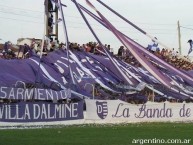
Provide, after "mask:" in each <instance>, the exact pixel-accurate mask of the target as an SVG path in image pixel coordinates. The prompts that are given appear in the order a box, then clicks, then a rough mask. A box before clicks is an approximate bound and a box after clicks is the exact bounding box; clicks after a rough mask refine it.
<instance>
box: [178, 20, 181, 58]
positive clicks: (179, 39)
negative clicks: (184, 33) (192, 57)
mask: <svg viewBox="0 0 193 145" xmlns="http://www.w3.org/2000/svg"><path fill="white" fill-rule="evenodd" d="M177 24H178V43H179V48H178V49H179V54H180V55H181V54H182V51H181V49H182V46H181V32H180V22H179V21H178V22H177Z"/></svg>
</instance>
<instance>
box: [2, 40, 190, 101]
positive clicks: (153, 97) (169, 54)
mask: <svg viewBox="0 0 193 145" xmlns="http://www.w3.org/2000/svg"><path fill="white" fill-rule="evenodd" d="M35 45H36V47H35ZM11 46H12V44H11V42H10V41H8V42H6V43H5V44H4V47H3V49H2V50H1V52H0V57H1V58H4V59H25V58H29V57H31V56H33V55H40V53H41V44H40V43H36V42H35V41H34V40H32V42H31V44H30V45H27V44H24V45H20V46H19V49H18V50H13V49H11V48H12V47H11ZM68 47H69V49H70V50H71V51H84V52H88V53H93V54H96V55H105V52H104V49H103V48H106V50H107V51H108V52H109V53H110V54H111V55H113V56H114V57H117V58H118V59H121V60H123V61H125V62H126V63H129V64H131V65H133V66H135V67H141V65H140V63H139V62H138V61H137V60H136V59H135V58H134V57H133V56H132V55H131V53H130V52H129V51H128V50H127V49H125V48H124V46H120V48H119V49H118V53H117V54H114V52H113V48H111V46H110V45H107V44H105V46H104V47H102V46H100V45H99V44H98V43H96V42H88V43H86V44H83V45H80V44H78V43H69V45H68ZM57 49H64V50H65V49H66V44H64V43H59V41H58V40H57V39H56V40H51V41H49V43H48V41H44V45H43V55H47V54H48V53H49V52H51V51H54V50H57ZM147 50H148V51H150V52H151V53H153V54H154V55H156V56H157V57H159V58H161V59H163V60H165V61H166V62H168V63H170V64H171V65H173V66H175V67H176V68H179V69H183V70H192V69H193V63H192V62H191V61H190V60H189V58H188V57H186V56H180V55H179V53H178V51H175V50H174V49H172V50H168V49H165V48H163V49H161V50H160V49H159V48H158V47H157V46H156V49H155V48H152V47H150V46H149V45H148V47H147ZM95 88H96V91H95V94H96V96H98V97H99V98H100V99H116V98H122V100H124V101H126V102H129V103H132V104H142V103H145V102H147V101H156V102H163V101H170V102H181V100H177V99H166V98H164V97H163V96H159V94H156V93H155V92H153V91H152V90H150V89H147V88H145V89H144V90H142V91H140V92H138V93H137V94H133V95H131V94H129V95H126V94H123V95H122V96H117V95H114V94H111V93H110V92H105V91H106V90H103V89H101V88H99V87H96V86H95ZM99 90H100V91H99ZM101 91H103V93H101ZM104 93H106V95H105V96H104V95H102V94H104ZM96 99H97V98H96ZM186 102H191V100H186Z"/></svg>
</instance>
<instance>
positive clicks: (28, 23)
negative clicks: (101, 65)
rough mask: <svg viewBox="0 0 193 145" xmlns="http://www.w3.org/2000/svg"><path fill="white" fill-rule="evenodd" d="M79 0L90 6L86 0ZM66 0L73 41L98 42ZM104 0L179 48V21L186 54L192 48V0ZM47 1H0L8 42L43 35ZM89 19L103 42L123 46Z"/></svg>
mask: <svg viewBox="0 0 193 145" xmlns="http://www.w3.org/2000/svg"><path fill="white" fill-rule="evenodd" d="M77 1H78V2H80V3H81V4H82V5H84V6H85V7H87V8H89V7H88V6H87V5H86V4H85V1H84V0H77ZM90 1H91V2H93V4H94V5H95V6H96V7H97V9H98V10H99V11H100V12H101V13H102V14H103V15H104V16H105V17H106V18H108V19H109V20H110V21H111V22H112V24H113V25H115V26H116V27H117V28H118V29H119V30H121V31H122V32H124V33H125V34H127V35H128V36H129V37H131V38H132V39H134V40H136V41H137V42H138V43H140V44H142V45H144V46H147V44H148V43H149V42H150V41H151V40H150V39H149V38H147V37H146V36H144V35H143V34H141V33H140V32H138V31H136V30H135V29H134V28H133V27H131V26H129V24H126V23H125V22H124V21H122V20H121V19H119V18H118V17H117V16H115V15H113V14H112V13H111V12H110V11H108V10H106V9H105V8H104V7H103V6H101V5H100V4H99V3H97V2H96V1H95V0H90ZM103 1H104V0H103ZM62 2H63V3H64V4H66V5H67V6H68V7H67V8H64V14H65V18H66V23H67V28H68V34H69V40H70V41H71V42H78V43H81V44H82V43H86V42H89V41H95V39H94V37H93V36H92V35H91V33H90V32H89V30H88V28H87V27H86V25H85V23H84V21H83V20H82V19H81V16H80V14H79V13H78V11H77V10H76V8H75V5H74V4H73V3H72V2H71V0H62ZM104 2H105V3H106V4H107V5H109V6H110V7H111V8H113V9H114V10H116V11H117V12H119V13H120V14H122V15H123V16H124V17H126V18H127V19H128V20H130V21H132V22H133V23H135V24H136V25H137V26H139V27H141V28H142V29H143V30H145V31H146V32H148V33H149V34H151V35H153V36H156V37H157V38H158V39H159V40H160V41H161V42H163V43H164V44H166V45H167V46H169V47H171V48H173V47H174V48H175V49H176V50H177V49H178V37H177V21H178V20H179V21H180V25H181V26H182V27H181V35H182V39H181V40H182V49H183V50H182V53H183V54H184V55H185V54H187V52H188V49H189V45H188V44H187V41H188V39H190V38H192V39H193V23H192V19H193V13H192V6H193V1H192V0H105V1H104ZM43 3H44V0H6V1H3V0H0V18H1V27H0V38H1V39H3V40H4V41H8V40H11V41H12V42H13V43H16V40H17V39H18V38H21V37H24V38H25V37H29V38H42V36H43V27H44V25H43V12H44V5H43ZM89 10H91V9H89ZM91 11H92V10H91ZM92 12H93V11H92ZM87 18H88V19H89V21H90V23H91V25H92V26H93V28H94V30H95V31H96V33H97V35H98V36H99V38H100V39H101V41H102V42H103V43H104V44H106V43H107V44H111V46H112V47H113V48H114V49H115V51H116V50H117V49H118V47H119V46H120V45H121V44H120V43H119V42H118V40H117V39H116V38H115V37H114V36H113V35H112V34H111V33H110V32H109V31H107V30H106V29H105V28H103V27H102V26H100V24H98V23H96V22H95V21H94V20H92V19H90V17H87ZM59 30H60V33H59V40H60V41H63V42H64V37H63V29H62V27H61V24H60V26H59ZM0 42H2V40H1V41H0ZM160 47H161V46H160ZM161 48H162V47H161Z"/></svg>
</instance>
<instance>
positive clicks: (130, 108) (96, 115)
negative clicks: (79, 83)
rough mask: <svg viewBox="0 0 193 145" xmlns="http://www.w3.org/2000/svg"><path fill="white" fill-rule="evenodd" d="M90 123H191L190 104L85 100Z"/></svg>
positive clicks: (191, 111)
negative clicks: (137, 103) (138, 103)
mask: <svg viewBox="0 0 193 145" xmlns="http://www.w3.org/2000/svg"><path fill="white" fill-rule="evenodd" d="M86 110H87V111H86V117H85V121H86V122H89V121H90V123H93V122H95V123H119V122H166V121H171V122H174V121H193V104H192V103H170V102H164V103H153V102H147V103H146V104H140V105H135V104H129V103H126V102H123V101H120V100H86Z"/></svg>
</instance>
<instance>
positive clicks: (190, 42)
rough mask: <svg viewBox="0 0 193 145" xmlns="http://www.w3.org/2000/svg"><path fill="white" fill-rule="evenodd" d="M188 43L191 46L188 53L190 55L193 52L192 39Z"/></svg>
mask: <svg viewBox="0 0 193 145" xmlns="http://www.w3.org/2000/svg"><path fill="white" fill-rule="evenodd" d="M188 43H189V44H190V49H189V51H188V55H189V54H190V53H191V52H192V44H193V41H192V39H190V40H188Z"/></svg>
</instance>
